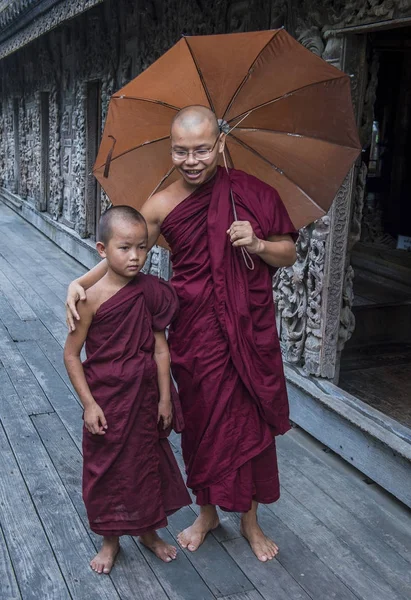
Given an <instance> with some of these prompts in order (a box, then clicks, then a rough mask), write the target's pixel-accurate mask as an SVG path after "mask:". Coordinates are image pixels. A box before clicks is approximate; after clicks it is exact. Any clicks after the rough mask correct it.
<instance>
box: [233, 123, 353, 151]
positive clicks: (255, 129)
mask: <svg viewBox="0 0 411 600" xmlns="http://www.w3.org/2000/svg"><path fill="white" fill-rule="evenodd" d="M236 129H237V131H243V132H244V133H247V132H249V131H255V132H257V133H260V132H264V133H276V134H279V135H288V136H289V137H298V138H303V139H304V140H315V141H318V142H324V143H326V144H331V145H332V146H338V147H339V148H347V149H348V150H358V151H359V150H360V148H353V146H345V145H344V144H340V143H339V142H330V140H326V139H324V138H322V137H314V136H312V135H302V134H301V133H289V132H288V131H279V130H277V129H263V128H260V127H236ZM229 135H231V134H229ZM232 137H234V136H233V135H232ZM236 139H238V138H236Z"/></svg>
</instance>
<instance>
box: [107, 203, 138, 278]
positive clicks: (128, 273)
mask: <svg viewBox="0 0 411 600" xmlns="http://www.w3.org/2000/svg"><path fill="white" fill-rule="evenodd" d="M147 235H148V234H147V223H146V221H145V219H144V217H143V215H141V214H140V213H139V212H138V211H137V210H136V209H135V208H132V207H131V206H112V207H111V208H109V209H108V210H106V212H105V213H104V214H103V215H102V216H101V218H100V222H99V233H98V240H99V241H98V242H97V244H96V247H97V251H98V253H99V254H100V256H101V257H102V258H106V259H107V263H108V266H109V269H111V270H112V271H113V272H114V273H115V274H116V275H117V276H120V277H122V278H126V279H128V278H132V277H135V276H136V275H137V274H138V273H139V271H140V270H141V269H142V268H143V266H144V263H145V261H146V258H147V252H148V250H147Z"/></svg>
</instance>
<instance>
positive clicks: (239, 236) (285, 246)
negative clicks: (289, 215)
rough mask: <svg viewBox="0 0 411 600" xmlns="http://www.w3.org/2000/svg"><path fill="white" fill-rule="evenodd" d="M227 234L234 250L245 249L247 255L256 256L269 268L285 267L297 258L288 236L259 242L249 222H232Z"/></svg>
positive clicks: (279, 236)
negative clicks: (269, 266)
mask: <svg viewBox="0 0 411 600" xmlns="http://www.w3.org/2000/svg"><path fill="white" fill-rule="evenodd" d="M227 234H228V236H229V237H230V241H231V243H232V245H233V246H234V247H235V248H245V250H247V252H249V254H256V255H258V256H259V257H260V258H262V259H263V260H264V261H265V262H266V263H268V264H269V265H271V266H275V267H279V266H280V267H281V266H287V265H289V264H290V263H293V262H295V260H296V258H297V254H296V250H295V244H294V242H293V240H292V239H290V237H289V236H288V235H283V236H281V235H276V236H271V237H270V238H268V240H261V239H259V238H258V237H257V236H256V234H255V232H254V230H253V227H252V225H251V223H250V222H249V221H234V222H233V223H232V225H231V227H230V228H229V229H227Z"/></svg>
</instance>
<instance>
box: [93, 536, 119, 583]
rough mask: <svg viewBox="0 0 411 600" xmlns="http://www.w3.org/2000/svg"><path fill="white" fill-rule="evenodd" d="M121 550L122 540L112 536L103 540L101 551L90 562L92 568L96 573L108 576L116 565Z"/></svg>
mask: <svg viewBox="0 0 411 600" xmlns="http://www.w3.org/2000/svg"><path fill="white" fill-rule="evenodd" d="M119 550H120V538H119V537H117V536H115V535H111V536H109V537H104V538H103V545H102V546H101V550H100V552H99V553H98V554H96V556H95V557H94V558H93V560H92V561H91V562H90V567H91V568H92V569H93V571H95V572H96V573H100V574H101V573H104V574H105V575H108V574H109V573H110V571H111V569H112V567H113V565H114V561H115V560H116V556H117V554H118V551H119Z"/></svg>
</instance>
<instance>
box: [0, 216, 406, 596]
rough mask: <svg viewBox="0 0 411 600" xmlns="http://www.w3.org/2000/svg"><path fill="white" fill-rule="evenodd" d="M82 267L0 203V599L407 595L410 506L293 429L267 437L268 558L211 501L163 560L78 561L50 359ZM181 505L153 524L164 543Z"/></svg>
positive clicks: (65, 401) (61, 400)
mask: <svg viewBox="0 0 411 600" xmlns="http://www.w3.org/2000/svg"><path fill="white" fill-rule="evenodd" d="M82 271H83V269H82V267H81V266H80V265H79V264H77V263H76V262H75V261H74V260H72V259H71V258H69V257H68V256H67V255H65V254H64V253H63V252H62V251H61V250H59V249H58V248H57V247H56V246H55V245H54V244H53V243H52V242H50V241H49V240H47V239H46V238H45V237H43V236H42V235H41V234H40V233H38V232H37V231H36V230H35V229H34V228H32V227H31V226H30V225H28V224H27V223H26V222H25V221H23V220H21V219H20V217H18V216H17V215H16V214H15V213H13V212H12V211H10V210H9V209H7V208H6V207H4V205H2V204H0V290H1V291H0V421H1V423H0V526H1V527H0V598H1V600H11V599H18V598H24V599H33V600H63V599H68V598H75V599H78V600H94V599H95V600H101V599H103V600H116V599H119V598H121V599H122V600H166V599H167V598H169V599H171V600H212V599H213V598H225V599H226V600H262V599H264V598H265V599H266V600H308V599H312V600H331V599H334V600H355V599H364V600H399V599H400V598H401V599H406V598H407V599H409V598H410V590H411V520H410V512H409V511H408V510H406V509H405V508H404V507H403V506H402V505H400V504H399V503H397V502H395V501H394V500H393V499H392V498H391V497H389V496H388V495H387V494H385V493H384V492H383V491H382V490H381V489H379V488H378V487H377V486H376V485H375V484H373V483H372V482H370V481H366V480H365V478H364V477H362V476H361V475H360V474H359V473H358V472H356V471H354V470H353V469H352V468H351V467H349V466H348V465H346V464H345V463H344V462H343V461H341V460H340V459H339V458H338V457H336V456H335V455H332V454H331V453H329V452H327V451H326V449H325V448H323V447H322V446H321V445H320V444H318V443H317V442H315V441H314V440H312V439H311V438H309V437H308V436H307V435H306V434H304V433H303V432H302V431H301V430H298V429H294V430H293V431H292V432H291V433H289V434H287V435H286V436H284V437H283V438H281V439H280V440H279V442H278V448H279V461H280V472H281V480H282V497H281V499H280V501H279V502H278V503H276V504H275V505H272V506H266V507H261V511H260V520H261V524H262V526H263V528H264V529H265V531H266V532H267V534H269V535H270V536H272V537H273V538H274V539H275V540H276V541H277V542H278V544H279V546H280V554H279V557H278V559H277V560H275V561H273V562H271V563H269V564H262V563H259V562H258V561H257V560H256V559H255V558H254V557H253V555H252V553H251V551H250V549H249V547H248V545H247V543H246V541H245V540H244V539H243V538H241V537H240V536H239V534H238V516H237V515H235V514H228V513H225V514H222V526H221V527H219V528H218V529H217V530H216V531H215V532H214V533H213V535H210V536H209V537H208V538H207V540H206V542H205V544H204V545H203V546H202V547H201V549H200V550H199V551H198V552H196V553H194V554H190V553H188V552H183V551H180V552H179V556H178V559H177V560H176V561H175V562H173V563H172V564H165V563H161V562H160V561H158V560H157V559H156V558H155V557H154V556H153V555H151V554H150V553H149V552H148V551H146V550H145V549H144V548H142V547H141V546H140V545H139V544H138V542H137V541H136V540H134V539H131V538H126V539H124V540H123V549H122V552H121V553H120V555H119V558H118V561H117V564H116V566H115V568H114V569H113V571H112V574H111V576H110V577H108V576H99V575H97V574H95V573H93V572H92V571H91V570H90V568H89V566H88V562H89V559H90V558H91V556H92V555H93V553H94V552H95V548H96V547H98V544H99V540H98V539H96V537H95V536H94V535H93V534H90V532H89V529H88V526H87V520H86V515H85V511H84V507H83V504H82V500H81V491H80V490H81V454H80V447H81V414H82V411H81V408H80V405H79V403H78V401H77V400H76V398H75V395H74V393H73V389H72V387H71V385H70V383H69V381H68V378H67V375H66V373H65V370H64V366H63V360H62V345H63V344H64V341H65V337H66V327H65V324H64V309H63V301H64V298H65V291H66V286H67V283H68V282H69V281H70V280H71V279H72V278H73V277H75V276H77V275H79V274H80V273H81V272H82ZM172 443H173V445H174V446H175V451H176V456H177V458H178V460H179V461H180V464H181V455H180V452H179V445H178V438H177V436H174V437H173V438H172ZM195 511H196V507H195V506H194V505H193V506H192V507H191V508H190V507H189V508H185V509H184V510H182V511H180V512H179V513H177V514H176V515H174V516H173V517H172V518H171V519H170V522H169V526H168V528H167V530H165V531H163V532H162V535H164V537H165V538H166V539H167V540H169V541H173V540H174V541H175V539H176V535H177V533H178V531H179V530H181V528H183V527H185V526H187V525H188V524H189V523H190V522H191V521H192V520H193V518H194V516H195Z"/></svg>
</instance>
